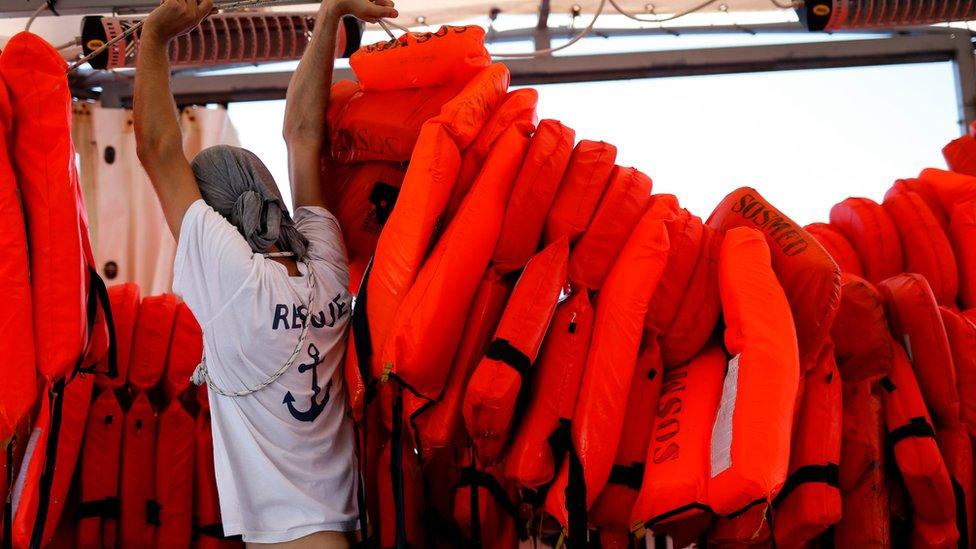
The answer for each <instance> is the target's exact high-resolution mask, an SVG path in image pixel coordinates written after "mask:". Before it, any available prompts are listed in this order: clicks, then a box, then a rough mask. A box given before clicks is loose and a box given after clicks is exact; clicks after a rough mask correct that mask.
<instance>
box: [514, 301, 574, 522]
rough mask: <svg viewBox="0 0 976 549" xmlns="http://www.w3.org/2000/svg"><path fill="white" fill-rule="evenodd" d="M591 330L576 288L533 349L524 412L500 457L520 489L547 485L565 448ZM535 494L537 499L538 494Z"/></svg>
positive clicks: (538, 487) (567, 450) (560, 307)
mask: <svg viewBox="0 0 976 549" xmlns="http://www.w3.org/2000/svg"><path fill="white" fill-rule="evenodd" d="M592 334H593V307H592V306H591V305H590V297H589V293H588V292H586V291H579V292H576V293H575V294H573V295H572V296H570V297H569V298H568V299H567V300H565V301H563V302H562V303H561V304H559V306H558V307H556V314H555V315H554V316H553V319H552V324H551V325H550V327H549V332H548V333H546V337H545V339H544V340H543V341H542V349H541V350H540V351H539V359H538V363H537V364H536V367H535V376H534V378H533V382H532V386H531V388H530V394H529V397H528V405H527V408H526V410H525V415H524V416H523V417H522V422H521V424H520V426H519V427H518V431H517V435H516V436H515V440H514V441H513V442H512V446H511V448H510V449H509V451H508V454H507V456H506V458H505V475H506V476H507V477H508V478H510V479H512V480H514V481H516V482H517V483H518V484H519V485H520V486H522V487H523V488H527V489H530V490H539V489H540V488H542V487H543V485H545V484H548V483H549V482H550V481H551V480H552V478H553V476H554V475H555V474H556V471H557V470H558V469H559V467H560V466H561V465H562V461H563V459H564V458H565V457H566V453H567V452H569V450H570V444H571V441H570V425H571V420H572V418H573V414H574V411H575V409H576V403H577V401H578V398H579V389H580V383H581V382H582V381H583V370H584V367H585V366H586V357H587V354H588V352H589V348H590V338H591V337H592ZM536 496H539V497H538V498H536V499H542V498H541V496H544V494H536ZM534 503H537V504H541V503H542V501H535V502H534Z"/></svg>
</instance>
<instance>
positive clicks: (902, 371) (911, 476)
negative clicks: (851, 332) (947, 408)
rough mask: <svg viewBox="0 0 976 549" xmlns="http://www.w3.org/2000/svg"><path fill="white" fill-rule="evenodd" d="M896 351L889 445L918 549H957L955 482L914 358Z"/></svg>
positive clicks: (887, 402)
mask: <svg viewBox="0 0 976 549" xmlns="http://www.w3.org/2000/svg"><path fill="white" fill-rule="evenodd" d="M893 347H894V350H895V354H894V362H893V363H892V370H891V374H890V375H888V376H887V377H885V378H883V379H882V380H881V388H882V391H881V398H882V402H883V405H884V406H883V408H884V416H885V428H886V429H887V440H886V443H887V444H888V445H889V446H891V448H892V451H893V455H894V458H895V464H896V465H897V467H898V472H899V474H900V475H901V479H902V482H903V483H904V485H905V488H906V490H907V492H908V496H909V499H910V501H911V506H912V510H913V513H912V526H913V528H912V532H911V534H912V544H913V545H915V546H918V547H952V546H955V544H956V541H957V540H958V539H959V531H958V529H957V528H956V524H955V519H956V509H955V505H954V502H955V496H954V492H953V487H952V481H951V479H950V478H949V472H948V471H947V470H946V465H945V462H944V461H943V459H942V454H941V452H940V451H939V446H938V444H937V443H936V439H935V429H934V428H933V426H932V421H931V419H930V418H929V414H928V412H927V411H926V408H925V402H924V401H923V400H922V393H921V391H920V390H919V385H918V383H917V382H916V381H915V374H914V373H913V372H912V365H911V362H909V359H908V355H907V354H906V353H905V350H904V349H902V347H901V346H900V345H898V344H894V345H893ZM950 502H952V503H950Z"/></svg>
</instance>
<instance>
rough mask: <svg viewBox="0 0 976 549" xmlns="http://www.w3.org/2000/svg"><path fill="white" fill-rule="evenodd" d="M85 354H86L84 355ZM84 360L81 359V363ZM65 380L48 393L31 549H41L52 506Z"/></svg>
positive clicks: (56, 384) (59, 381)
mask: <svg viewBox="0 0 976 549" xmlns="http://www.w3.org/2000/svg"><path fill="white" fill-rule="evenodd" d="M83 354H84V353H83ZM81 360H83V358H79V362H80V361H81ZM64 386H65V380H64V379H63V378H62V379H59V380H58V381H56V382H54V384H53V385H52V386H51V388H50V389H49V391H48V394H49V395H50V396H49V399H50V402H49V410H50V411H49V413H50V420H51V421H50V423H49V424H48V432H47V446H46V447H45V449H44V452H45V454H44V467H43V468H42V469H41V478H40V479H39V481H38V490H37V493H38V499H37V514H36V515H35V517H34V530H33V531H32V532H31V541H30V548H31V549H40V547H41V542H42V540H43V538H44V523H45V522H47V513H48V508H49V507H50V504H51V487H52V485H53V484H54V469H55V466H56V465H57V460H58V436H59V435H60V433H61V411H62V407H63V405H64Z"/></svg>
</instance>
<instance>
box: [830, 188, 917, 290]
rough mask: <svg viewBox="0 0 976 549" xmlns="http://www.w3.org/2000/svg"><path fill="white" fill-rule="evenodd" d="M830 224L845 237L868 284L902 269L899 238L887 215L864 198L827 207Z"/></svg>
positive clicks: (874, 203) (893, 274)
mask: <svg viewBox="0 0 976 549" xmlns="http://www.w3.org/2000/svg"><path fill="white" fill-rule="evenodd" d="M830 225H831V226H833V227H834V228H836V229H837V230H838V231H840V232H841V234H843V235H844V237H845V238H847V240H848V242H850V243H851V246H853V247H854V250H855V251H856V252H857V255H858V258H859V259H860V260H861V266H862V267H864V277H865V278H867V280H868V282H870V283H871V284H877V283H879V282H881V281H882V280H884V279H886V278H888V277H891V276H895V275H896V274H898V273H900V272H901V271H902V267H903V266H904V261H903V259H902V250H901V239H900V238H899V237H898V231H897V229H896V228H895V224H894V222H892V220H891V217H889V216H888V213H887V212H885V210H884V208H882V207H881V206H880V205H879V204H878V203H877V202H875V201H873V200H871V199H868V198H848V199H846V200H844V201H842V202H838V203H837V204H835V205H834V207H833V208H831V209H830Z"/></svg>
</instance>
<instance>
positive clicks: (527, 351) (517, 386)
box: [462, 239, 569, 465]
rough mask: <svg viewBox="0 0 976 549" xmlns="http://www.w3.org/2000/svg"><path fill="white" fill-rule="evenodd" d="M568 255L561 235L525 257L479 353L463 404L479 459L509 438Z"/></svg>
mask: <svg viewBox="0 0 976 549" xmlns="http://www.w3.org/2000/svg"><path fill="white" fill-rule="evenodd" d="M568 260H569V244H568V243H567V241H566V239H560V240H557V241H556V242H553V243H552V244H550V245H549V246H547V247H546V249H544V250H543V251H541V252H539V253H538V254H536V256H535V257H533V258H532V259H530V260H529V263H528V264H527V265H526V266H525V270H524V271H522V275H521V276H520V277H519V281H518V283H517V284H516V285H515V289H514V290H513V291H512V296H511V297H510V298H509V300H508V303H507V304H506V305H505V310H504V312H503V313H502V317H501V320H500V321H499V323H498V329H497V330H495V335H494V338H493V339H492V341H491V343H490V344H489V345H488V348H487V350H486V351H485V355H484V358H482V360H481V361H480V362H479V364H478V366H477V367H476V368H475V370H474V374H472V376H471V379H470V380H469V381H468V385H467V390H466V392H465V395H464V403H463V406H462V412H463V415H464V425H465V427H466V428H467V431H468V434H469V435H470V436H471V439H472V441H473V443H474V446H475V449H476V451H477V455H478V460H479V461H480V462H481V463H484V464H488V465H493V464H494V463H495V462H496V461H497V460H498V458H499V457H500V456H501V453H502V450H503V448H504V447H505V445H506V444H507V443H508V436H509V433H510V431H511V427H512V421H513V419H514V416H515V406H516V401H517V400H518V398H519V395H520V393H521V392H522V388H523V377H525V376H528V375H530V368H531V366H532V364H533V363H534V362H535V359H536V357H537V356H538V354H539V347H540V346H541V345H542V339H543V337H544V336H545V335H546V331H547V330H548V329H549V323H550V322H551V321H552V316H553V314H554V313H555V311H556V303H557V302H558V301H559V295H560V293H561V292H562V289H563V288H564V287H565V286H566V264H567V262H568ZM526 381H527V380H526ZM525 385H528V383H526V384H525Z"/></svg>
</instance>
